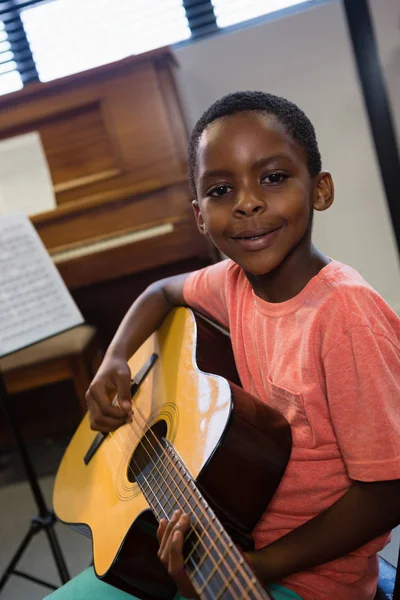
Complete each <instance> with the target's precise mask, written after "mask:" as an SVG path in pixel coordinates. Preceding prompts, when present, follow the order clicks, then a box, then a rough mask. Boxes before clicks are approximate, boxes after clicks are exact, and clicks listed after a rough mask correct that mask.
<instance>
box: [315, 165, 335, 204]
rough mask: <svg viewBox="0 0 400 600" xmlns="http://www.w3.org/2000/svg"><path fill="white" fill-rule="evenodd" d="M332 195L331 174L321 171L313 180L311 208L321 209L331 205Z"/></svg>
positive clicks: (333, 189)
mask: <svg viewBox="0 0 400 600" xmlns="http://www.w3.org/2000/svg"><path fill="white" fill-rule="evenodd" d="M334 197H335V188H334V185H333V180H332V175H331V174H330V173H328V171H321V173H319V174H318V175H317V178H316V182H315V187H314V201H313V208H314V209H315V210H321V211H322V210H326V209H327V208H329V207H330V206H331V204H332V202H333V199H334Z"/></svg>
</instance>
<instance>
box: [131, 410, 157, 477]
mask: <svg viewBox="0 0 400 600" xmlns="http://www.w3.org/2000/svg"><path fill="white" fill-rule="evenodd" d="M166 435H167V423H166V422H165V421H164V420H162V421H157V423H155V424H154V425H153V427H152V428H151V429H148V430H147V431H146V433H144V434H143V437H142V439H141V440H140V442H139V444H138V446H137V448H136V450H135V452H134V453H133V455H132V458H131V460H130V463H129V465H128V472H127V477H128V480H129V481H130V482H131V483H134V482H136V481H137V478H138V476H141V480H143V479H145V480H148V481H149V484H151V481H150V480H151V478H152V469H153V468H155V465H156V464H157V461H161V460H162V458H161V457H160V454H163V453H164V447H165V446H164V441H163V438H165V436H166Z"/></svg>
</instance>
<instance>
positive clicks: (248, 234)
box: [231, 227, 281, 252]
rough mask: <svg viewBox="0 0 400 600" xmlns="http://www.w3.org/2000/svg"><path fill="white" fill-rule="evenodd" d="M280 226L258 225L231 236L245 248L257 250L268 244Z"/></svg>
mask: <svg viewBox="0 0 400 600" xmlns="http://www.w3.org/2000/svg"><path fill="white" fill-rule="evenodd" d="M280 229H281V227H259V228H256V229H246V230H243V231H239V232H238V233H237V234H235V235H233V236H232V238H231V239H232V240H234V241H235V242H238V243H239V244H240V245H241V246H242V247H243V248H244V249H245V250H250V251H253V252H254V251H257V250H262V249H264V248H266V247H267V246H269V244H270V243H271V242H272V240H273V239H274V238H275V235H276V234H277V233H278V231H279V230H280Z"/></svg>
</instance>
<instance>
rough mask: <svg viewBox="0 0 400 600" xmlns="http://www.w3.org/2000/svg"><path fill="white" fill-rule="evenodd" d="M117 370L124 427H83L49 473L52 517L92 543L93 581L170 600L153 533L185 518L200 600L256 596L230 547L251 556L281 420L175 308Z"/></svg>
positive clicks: (199, 326)
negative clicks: (123, 374) (127, 375)
mask: <svg viewBox="0 0 400 600" xmlns="http://www.w3.org/2000/svg"><path fill="white" fill-rule="evenodd" d="M129 366H130V368H131V372H132V373H137V375H136V376H135V377H134V379H133V380H132V387H131V392H132V396H133V400H132V402H133V411H134V414H133V421H132V423H127V424H126V425H123V426H122V427H120V428H119V429H117V430H116V431H115V432H113V433H111V434H108V435H106V434H102V433H96V432H93V431H91V429H90V425H89V420H88V417H87V416H86V417H85V418H84V419H83V421H82V423H81V424H80V426H79V427H78V429H77V431H76V433H75V435H74V436H73V438H72V440H71V442H70V444H69V446H68V448H67V450H66V453H65V455H64V457H63V459H62V462H61V465H60V467H59V470H58V473H57V477H56V482H55V489H54V508H55V511H56V514H57V516H58V517H59V519H60V520H61V521H63V522H64V523H67V524H69V525H71V526H72V527H74V528H76V529H78V530H79V531H81V532H82V533H84V534H86V535H89V536H90V537H91V538H92V543H93V557H94V568H95V572H96V575H97V576H98V577H99V578H101V579H103V580H104V581H106V582H107V583H110V584H111V585H114V586H116V587H118V588H120V589H122V590H124V591H126V592H128V593H131V594H134V595H135V596H138V597H139V598H143V599H144V600H156V599H157V600H164V599H165V600H172V598H173V596H174V595H175V593H176V587H175V584H174V582H173V581H172V579H171V578H170V577H169V575H168V573H167V572H166V570H165V569H164V567H163V565H162V564H161V562H160V561H159V559H158V557H157V550H158V543H157V540H156V530H157V523H158V521H159V520H160V519H161V518H163V517H167V518H170V517H171V516H172V514H173V512H174V511H175V510H176V509H177V508H179V509H180V510H182V511H184V512H187V513H189V514H190V523H191V530H190V531H189V533H188V535H187V537H186V539H185V544H184V559H185V568H186V570H187V573H188V575H189V577H190V579H191V581H192V582H193V585H194V587H195V589H196V591H197V593H198V594H199V595H200V597H201V598H204V599H207V600H208V599H218V600H219V599H228V598H229V599H236V598H249V599H254V600H256V599H257V600H261V599H265V598H268V594H267V592H266V591H265V590H264V589H263V587H262V586H261V585H260V583H259V582H258V581H257V579H256V578H255V576H254V574H253V572H252V571H251V570H250V568H249V567H248V565H247V563H246V562H245V561H244V559H243V557H242V555H241V553H240V552H239V550H238V548H237V546H236V545H238V546H240V547H241V548H242V550H250V549H252V547H253V546H252V539H251V532H252V530H253V529H254V527H255V525H256V523H257V521H258V520H259V518H260V517H261V515H262V513H263V512H264V510H265V508H266V506H267V505H268V502H269V501H270V499H271V498H272V496H273V494H274V492H275V490H276V489H277V487H278V485H279V483H280V480H281V477H282V475H283V473H284V470H285V468H286V465H287V462H288V459H289V455H290V451H291V434H290V427H289V425H288V423H287V421H286V420H285V419H284V418H283V417H282V416H281V415H280V414H279V413H278V412H277V411H275V410H273V409H271V408H270V407H268V406H267V405H266V404H264V403H263V402H261V401H260V400H258V399H256V398H254V397H252V396H250V395H249V394H247V393H245V392H244V391H243V389H242V388H241V387H240V386H239V384H240V381H239V379H238V376H237V373H236V368H235V364H234V359H233V354H232V348H231V344H230V338H229V337H228V336H227V335H225V334H224V332H222V331H221V330H220V329H217V328H215V327H213V326H211V324H210V323H209V322H207V321H206V320H204V319H203V318H200V316H199V315H195V314H194V313H193V312H192V311H190V310H189V309H186V308H177V309H175V310H174V311H173V312H172V313H171V314H170V315H169V316H168V317H167V319H166V320H165V321H164V323H163V325H162V327H161V328H160V329H159V331H158V332H156V333H155V334H153V335H152V336H151V337H150V338H149V339H148V340H147V341H146V342H145V343H144V344H143V345H142V346H141V348H140V349H139V350H138V351H137V352H136V353H135V354H134V356H133V357H132V358H131V360H130V361H129Z"/></svg>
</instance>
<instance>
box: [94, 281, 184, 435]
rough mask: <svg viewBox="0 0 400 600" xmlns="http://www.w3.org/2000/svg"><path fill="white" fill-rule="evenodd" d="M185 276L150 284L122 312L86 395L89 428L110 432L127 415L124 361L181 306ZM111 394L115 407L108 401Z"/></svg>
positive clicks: (128, 375) (127, 379) (128, 376)
mask: <svg viewBox="0 0 400 600" xmlns="http://www.w3.org/2000/svg"><path fill="white" fill-rule="evenodd" d="M187 277H188V273H185V274H183V275H176V276H174V277H168V278H167V279H162V280H160V281H157V282H155V283H153V284H151V285H150V286H149V287H148V288H147V289H146V290H145V291H144V292H143V293H142V294H141V295H140V296H139V297H138V298H137V299H136V300H135V302H134V303H133V304H132V306H131V308H130V309H129V311H128V312H127V314H126V315H125V317H124V319H123V321H122V322H121V325H120V326H119V328H118V331H117V332H116V334H115V336H114V338H113V340H112V341H111V344H110V346H109V348H108V350H107V352H106V354H105V357H104V360H103V362H102V364H101V366H100V368H99V370H98V371H97V373H96V376H95V378H94V379H93V381H92V383H91V385H90V387H89V390H88V392H87V394H86V399H87V403H88V408H89V417H90V424H91V427H92V429H95V430H100V431H113V430H114V429H116V428H117V427H119V426H120V425H122V424H123V423H125V422H126V420H127V418H129V417H130V414H131V396H130V381H131V373H130V370H129V367H128V364H127V361H128V360H129V358H130V357H131V356H132V355H133V354H134V353H135V352H136V350H137V349H138V348H139V347H140V346H141V345H142V344H143V342H144V341H145V340H146V339H147V338H148V337H149V336H150V335H151V334H152V333H154V331H156V330H157V329H158V328H159V327H160V326H161V324H162V322H163V321H164V319H165V317H166V316H167V315H168V313H169V312H170V311H171V310H172V309H173V308H174V307H175V306H185V300H184V297H183V286H184V282H185V280H186V278H187ZM115 394H117V395H118V400H119V406H113V405H112V404H111V402H112V399H113V398H114V396H115Z"/></svg>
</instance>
